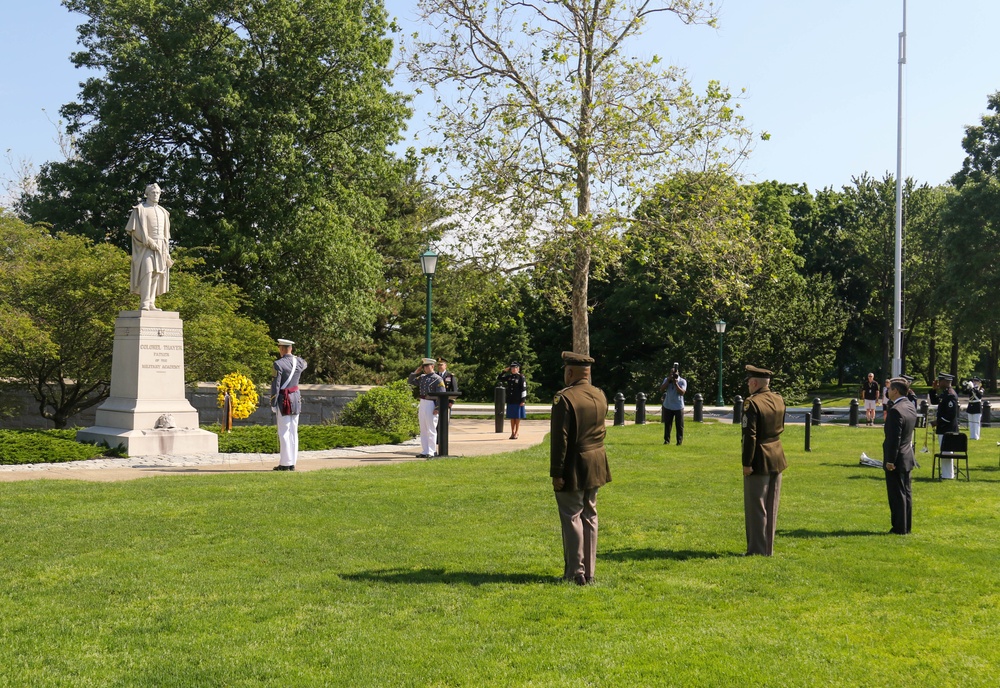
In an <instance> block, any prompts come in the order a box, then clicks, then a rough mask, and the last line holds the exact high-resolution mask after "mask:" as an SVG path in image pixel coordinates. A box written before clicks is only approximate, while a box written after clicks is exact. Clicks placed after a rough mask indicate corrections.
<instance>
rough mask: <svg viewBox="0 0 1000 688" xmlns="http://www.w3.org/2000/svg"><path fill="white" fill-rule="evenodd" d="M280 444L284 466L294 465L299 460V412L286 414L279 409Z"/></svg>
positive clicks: (281, 461) (280, 462) (281, 462)
mask: <svg viewBox="0 0 1000 688" xmlns="http://www.w3.org/2000/svg"><path fill="white" fill-rule="evenodd" d="M278 445H279V446H280V447H281V460H280V461H279V462H278V463H279V464H281V465H282V466H294V465H295V462H296V461H298V460H299V414H297V413H296V414H294V415H291V416H284V415H282V414H281V411H278Z"/></svg>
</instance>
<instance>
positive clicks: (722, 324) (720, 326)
mask: <svg viewBox="0 0 1000 688" xmlns="http://www.w3.org/2000/svg"><path fill="white" fill-rule="evenodd" d="M715 331H716V332H718V333H719V396H718V397H716V398H715V405H716V406H722V404H723V401H722V338H723V337H724V336H725V334H726V321H725V320H719V321H718V322H716V323H715Z"/></svg>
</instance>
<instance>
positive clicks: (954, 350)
mask: <svg viewBox="0 0 1000 688" xmlns="http://www.w3.org/2000/svg"><path fill="white" fill-rule="evenodd" d="M949 372H950V373H951V374H952V377H954V378H955V384H956V385H958V335H957V334H955V331H954V330H952V331H951V370H950V371H949Z"/></svg>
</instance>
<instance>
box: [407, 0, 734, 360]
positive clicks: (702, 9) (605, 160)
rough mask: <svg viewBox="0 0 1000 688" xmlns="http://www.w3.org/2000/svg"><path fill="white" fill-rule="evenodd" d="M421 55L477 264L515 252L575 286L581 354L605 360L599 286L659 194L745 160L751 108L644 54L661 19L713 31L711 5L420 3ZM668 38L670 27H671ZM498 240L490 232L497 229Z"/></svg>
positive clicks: (421, 72) (448, 183) (417, 45)
mask: <svg viewBox="0 0 1000 688" xmlns="http://www.w3.org/2000/svg"><path fill="white" fill-rule="evenodd" d="M418 6H419V11H420V15H421V17H422V18H423V19H424V21H425V23H426V26H427V27H428V28H427V32H426V34H425V35H423V36H418V37H417V38H416V40H415V42H414V44H413V46H412V49H411V50H410V53H409V62H408V63H409V66H410V69H411V71H412V73H413V74H414V77H415V78H416V79H417V80H418V81H420V82H423V83H427V84H429V85H430V86H431V87H432V88H433V89H435V91H436V93H437V104H438V108H439V109H438V119H437V123H436V125H434V129H435V130H436V131H437V133H438V134H439V135H440V148H439V149H438V151H439V152H440V157H439V158H438V162H439V163H440V164H441V168H442V169H441V173H440V175H439V176H438V179H439V180H440V181H442V183H443V184H444V185H445V187H446V188H447V189H448V190H449V191H451V192H453V193H454V194H455V199H456V200H455V201H454V204H455V205H454V207H456V208H459V207H461V208H463V209H469V208H471V209H472V210H471V211H468V210H467V211H466V212H464V213H463V221H464V222H465V224H466V225H467V226H468V227H470V228H471V233H472V235H473V237H474V244H475V247H474V252H475V253H477V254H478V255H483V254H485V253H489V252H490V251H491V249H499V251H500V252H501V253H508V254H509V249H510V247H511V246H519V247H526V248H528V249H530V248H534V251H529V252H528V253H526V254H522V255H520V256H519V257H520V258H522V259H523V260H524V261H525V263H534V264H536V265H539V266H544V267H546V268H548V269H549V270H550V271H551V272H552V273H553V275H561V276H563V277H564V278H565V286H566V291H567V293H568V294H569V295H570V298H569V307H570V308H569V310H570V311H571V314H572V325H573V330H572V339H573V341H572V346H573V349H574V350H575V351H579V352H585V353H586V352H588V351H589V350H590V328H589V306H590V304H589V303H588V296H589V280H590V278H591V274H592V273H594V274H597V275H600V270H601V268H602V267H603V266H605V265H606V264H607V263H608V261H607V260H606V259H607V258H609V256H611V255H613V254H614V252H615V249H616V248H617V247H618V244H617V242H616V241H615V238H616V237H617V236H618V233H619V232H620V230H621V229H623V228H624V227H625V226H626V225H627V224H628V223H629V221H630V220H631V219H632V212H633V210H634V208H635V206H636V203H637V202H638V200H639V199H640V198H641V197H642V195H643V193H644V191H646V190H648V189H650V188H651V186H652V185H653V184H654V183H655V181H656V180H658V179H662V178H663V177H665V176H667V175H669V174H670V173H672V172H674V171H676V170H678V169H681V168H687V167H694V168H697V169H708V168H712V167H715V166H716V165H719V164H724V163H726V162H730V161H731V160H733V159H734V158H739V157H740V156H742V155H743V154H744V153H745V152H746V146H747V134H748V132H747V130H746V128H745V127H744V125H743V121H742V118H741V117H740V116H739V115H738V114H737V111H736V110H737V108H738V104H737V103H736V102H735V101H734V100H733V98H732V96H731V94H730V92H729V91H728V90H727V89H725V88H723V87H722V86H721V85H720V84H719V83H717V82H711V83H709V84H708V87H707V88H706V90H705V92H704V93H703V94H700V95H699V94H696V93H695V91H694V89H693V88H692V86H691V84H690V83H689V81H688V80H687V79H686V78H685V75H684V72H683V71H682V70H680V69H678V68H674V67H665V66H664V65H662V64H661V61H660V58H658V57H651V58H648V59H644V58H639V57H637V56H635V55H631V54H630V53H629V48H630V47H631V43H632V42H633V40H634V39H635V38H636V36H638V35H639V34H640V33H641V32H642V30H643V29H644V28H646V27H647V25H650V24H651V23H653V22H654V21H655V20H657V19H658V18H659V17H660V15H672V16H673V17H674V18H676V19H679V20H680V21H681V22H683V23H685V24H699V23H700V24H709V25H714V24H715V22H716V14H715V10H714V7H713V6H712V4H711V3H704V2H700V1H697V0H658V1H656V2H645V1H642V2H635V1H633V0H540V1H539V2H529V3H525V2H511V1H509V0H501V1H500V2H496V3H477V2H469V1H468V0H420V2H419V3H418ZM657 28H658V29H660V30H663V29H664V28H665V27H664V26H663V25H661V24H659V23H657ZM484 226H485V227H487V228H488V230H487V231H485V232H484V231H483V227H484Z"/></svg>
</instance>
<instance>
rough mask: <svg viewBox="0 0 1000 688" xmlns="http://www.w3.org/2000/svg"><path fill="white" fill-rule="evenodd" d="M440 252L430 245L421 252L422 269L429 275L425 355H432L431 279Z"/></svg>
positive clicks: (428, 356)
mask: <svg viewBox="0 0 1000 688" xmlns="http://www.w3.org/2000/svg"><path fill="white" fill-rule="evenodd" d="M437 259H438V254H437V253H436V252H435V251H434V249H432V248H430V247H428V248H427V250H426V251H424V252H423V253H421V254H420V269H421V270H423V273H424V275H426V276H427V347H426V353H425V355H426V356H427V358H430V357H431V281H432V280H433V279H434V271H435V270H436V269H437Z"/></svg>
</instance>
